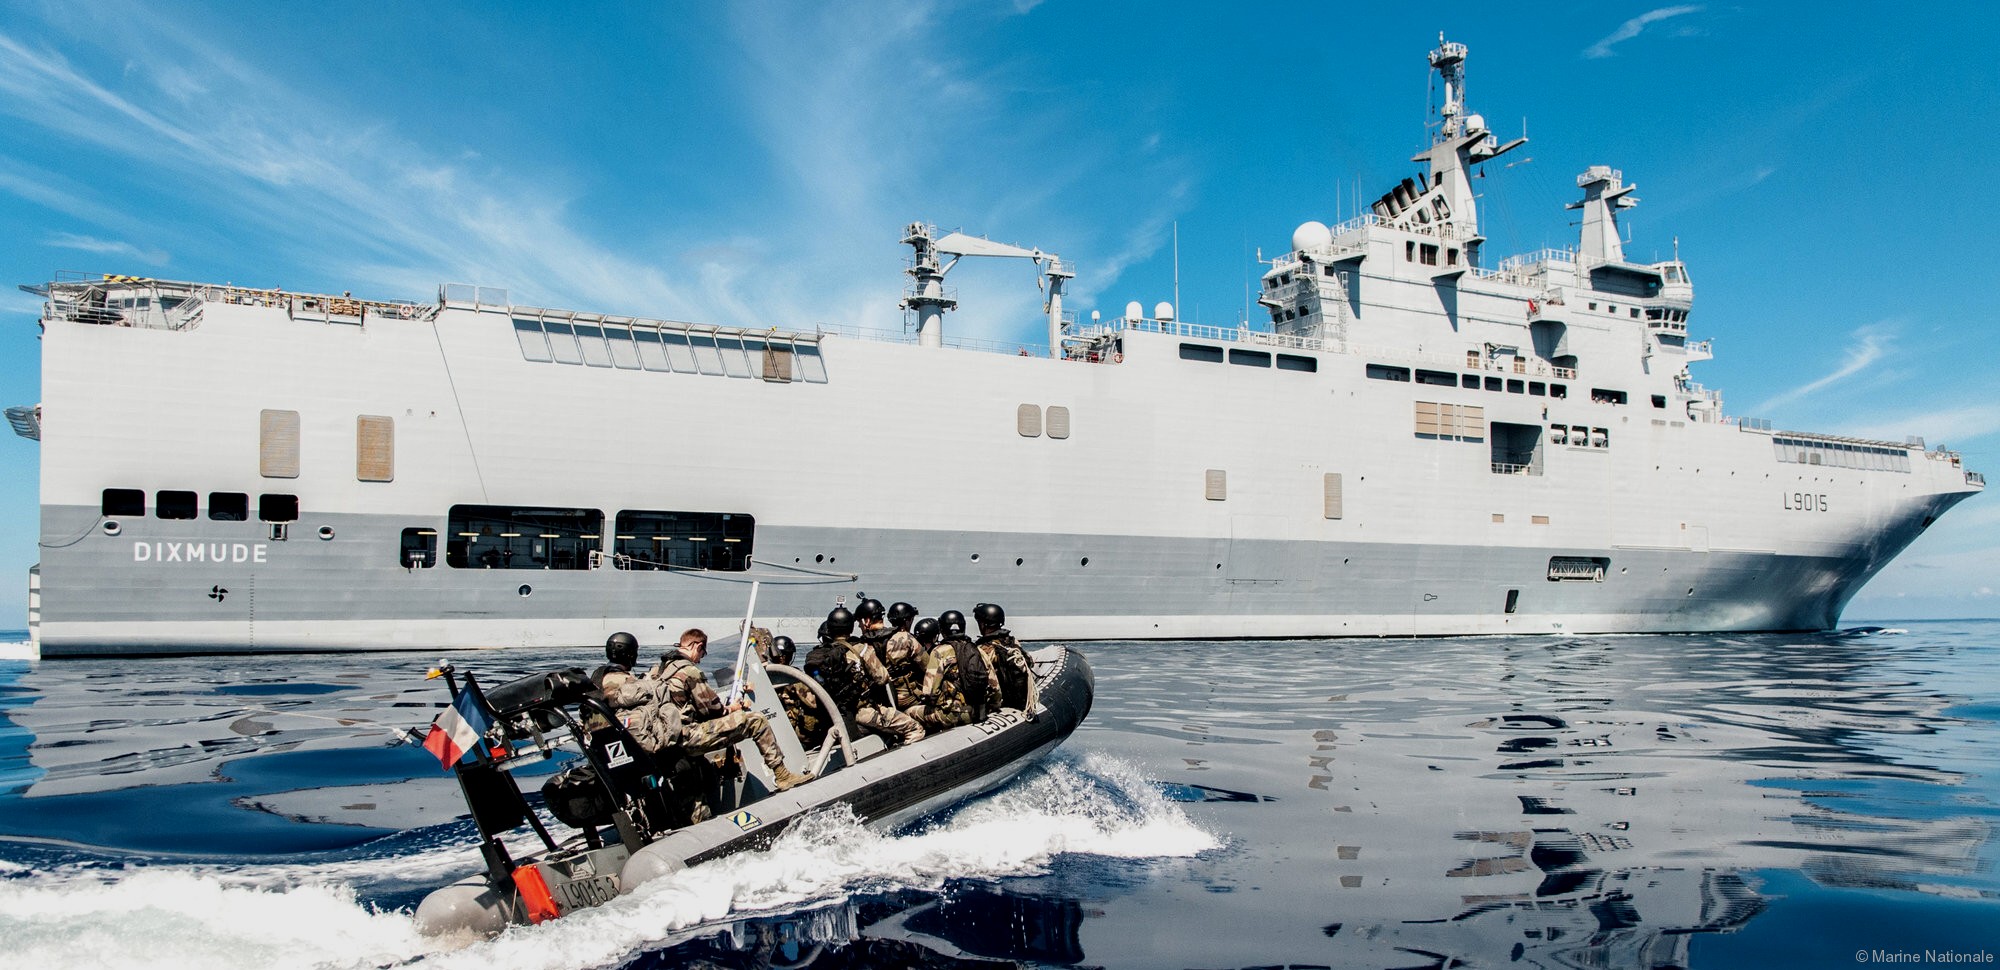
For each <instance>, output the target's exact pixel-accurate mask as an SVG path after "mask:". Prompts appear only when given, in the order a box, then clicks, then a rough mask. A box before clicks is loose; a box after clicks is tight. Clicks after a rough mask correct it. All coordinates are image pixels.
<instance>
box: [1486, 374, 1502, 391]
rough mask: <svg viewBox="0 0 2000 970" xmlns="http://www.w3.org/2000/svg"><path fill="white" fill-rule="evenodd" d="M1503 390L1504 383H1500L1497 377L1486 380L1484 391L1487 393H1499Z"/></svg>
mask: <svg viewBox="0 0 2000 970" xmlns="http://www.w3.org/2000/svg"><path fill="white" fill-rule="evenodd" d="M1505 388H1506V384H1505V382H1503V381H1501V380H1500V378H1498V377H1489V378H1487V379H1486V389H1487V390H1489V391H1499V390H1504V389H1505Z"/></svg>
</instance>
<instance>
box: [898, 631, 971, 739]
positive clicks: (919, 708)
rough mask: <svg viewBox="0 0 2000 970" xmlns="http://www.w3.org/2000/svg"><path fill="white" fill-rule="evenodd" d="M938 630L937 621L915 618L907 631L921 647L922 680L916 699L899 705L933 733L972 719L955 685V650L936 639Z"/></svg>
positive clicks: (968, 644) (967, 644)
mask: <svg viewBox="0 0 2000 970" xmlns="http://www.w3.org/2000/svg"><path fill="white" fill-rule="evenodd" d="M940 632H941V628H940V627H939V626H938V621H936V620H933V619H929V618H925V619H922V620H918V621H917V625H916V629H915V630H913V631H911V636H912V637H913V638H915V640H916V641H917V643H918V645H919V646H921V647H922V648H923V650H924V655H925V658H926V659H925V662H924V680H923V683H922V684H919V685H918V688H917V697H916V701H915V702H914V703H912V704H910V705H909V706H907V707H904V708H903V713H905V714H908V715H910V716H911V717H914V718H916V719H917V723H919V724H922V725H923V726H924V730H926V731H929V732H933V733H935V732H938V731H949V730H951V729H952V728H955V727H958V726H960V725H962V724H970V723H972V712H971V710H970V708H968V707H967V706H966V703H965V692H964V691H962V690H960V689H959V686H958V674H959V665H958V653H957V651H956V650H954V649H953V648H952V647H951V646H949V645H943V644H940V643H939V634H940ZM963 642H964V643H965V645H966V646H967V647H970V646H971V645H972V644H971V642H970V641H963ZM975 652H976V651H975Z"/></svg>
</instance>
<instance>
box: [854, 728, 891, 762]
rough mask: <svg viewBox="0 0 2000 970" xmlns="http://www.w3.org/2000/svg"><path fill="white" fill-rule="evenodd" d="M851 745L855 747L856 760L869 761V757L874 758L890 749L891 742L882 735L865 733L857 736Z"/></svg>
mask: <svg viewBox="0 0 2000 970" xmlns="http://www.w3.org/2000/svg"><path fill="white" fill-rule="evenodd" d="M851 745H852V747H853V748H854V760H856V761H867V760H868V759H869V758H873V757H875V756H876V755H878V754H881V753H882V752H884V751H887V750H889V743H888V742H886V741H884V740H882V737H881V735H878V734H864V735H862V736H860V737H858V738H855V739H854V740H853V742H852V743H851Z"/></svg>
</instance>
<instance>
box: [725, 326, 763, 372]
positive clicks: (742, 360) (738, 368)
mask: <svg viewBox="0 0 2000 970" xmlns="http://www.w3.org/2000/svg"><path fill="white" fill-rule="evenodd" d="M715 349H716V352H717V353H719V354H721V355H722V372H723V373H724V374H727V375H729V376H730V377H749V376H750V357H749V355H748V354H747V353H746V352H745V351H744V349H743V338H742V337H741V336H739V335H737V334H731V333H719V334H716V335H715ZM759 358H760V359H759V360H758V361H757V369H758V370H759V371H762V370H763V364H764V362H763V360H762V359H761V358H762V355H761V354H760V355H759Z"/></svg>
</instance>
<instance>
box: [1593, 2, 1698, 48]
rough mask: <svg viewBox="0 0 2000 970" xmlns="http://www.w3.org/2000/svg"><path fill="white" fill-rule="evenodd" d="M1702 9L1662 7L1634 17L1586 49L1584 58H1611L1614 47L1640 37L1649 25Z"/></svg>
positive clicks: (1694, 7) (1696, 7)
mask: <svg viewBox="0 0 2000 970" xmlns="http://www.w3.org/2000/svg"><path fill="white" fill-rule="evenodd" d="M1701 9H1702V8H1701V7H1700V6H1686V7H1661V8H1659V9H1657V10H1648V11H1646V12H1645V13H1642V14H1640V15H1639V16H1637V17H1633V18H1632V19H1631V20H1627V21H1625V22H1624V23H1622V24H1619V25H1618V29H1617V30H1614V31H1612V32H1611V33H1610V34H1609V35H1607V36H1605V37H1604V39H1602V40H1600V41H1598V42H1597V43H1595V44H1592V45H1590V46H1589V47H1586V48H1584V49H1583V56H1585V57H1589V58H1600V57H1610V56H1612V53H1613V52H1612V50H1611V48H1612V47H1613V46H1614V45H1617V44H1621V43H1624V42H1625V41H1628V40H1631V39H1632V38H1634V37H1637V36H1639V33H1640V32H1641V31H1643V30H1645V29H1646V27H1647V26H1648V25H1649V24H1653V23H1657V22H1659V21H1662V20H1666V19H1667V18H1669V17H1679V16H1683V15H1685V14H1691V13H1698V12H1700V11H1701Z"/></svg>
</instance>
